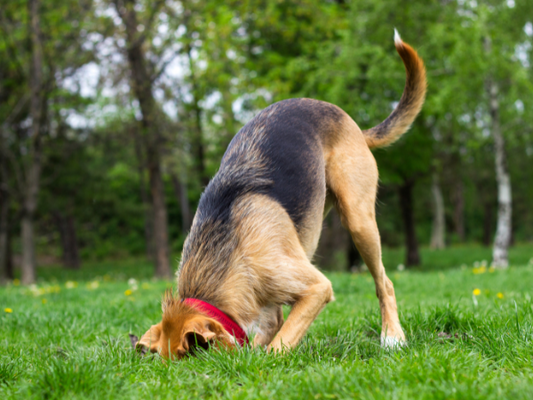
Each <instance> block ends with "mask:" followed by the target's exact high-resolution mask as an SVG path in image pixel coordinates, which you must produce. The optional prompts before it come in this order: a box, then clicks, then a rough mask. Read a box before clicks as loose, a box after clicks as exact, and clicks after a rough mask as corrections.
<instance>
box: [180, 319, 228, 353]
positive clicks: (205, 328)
mask: <svg viewBox="0 0 533 400" xmlns="http://www.w3.org/2000/svg"><path fill="white" fill-rule="evenodd" d="M184 328H185V329H184V330H183V336H182V342H181V347H183V349H184V350H185V351H186V352H193V351H194V349H195V348H198V347H201V348H203V349H205V350H207V349H208V348H209V346H210V345H212V344H214V345H216V346H220V345H222V346H224V347H228V346H231V345H232V340H231V339H232V338H231V337H230V335H229V334H228V333H227V332H226V331H225V330H224V328H223V327H222V325H221V324H220V323H219V322H217V321H215V320H213V319H211V318H206V317H200V318H195V319H194V320H192V321H190V322H188V323H187V324H186V325H185V327H184Z"/></svg>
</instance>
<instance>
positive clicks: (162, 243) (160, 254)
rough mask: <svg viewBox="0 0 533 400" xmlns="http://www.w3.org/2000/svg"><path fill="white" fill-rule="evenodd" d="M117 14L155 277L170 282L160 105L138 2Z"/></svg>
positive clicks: (122, 5)
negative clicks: (148, 199)
mask: <svg viewBox="0 0 533 400" xmlns="http://www.w3.org/2000/svg"><path fill="white" fill-rule="evenodd" d="M115 6H116V9H117V12H118V14H119V15H120V17H121V18H122V21H123V22H124V25H125V28H126V43H127V55H128V62H129V65H130V69H131V75H132V79H131V82H132V88H133V92H134V94H135V97H136V98H137V100H138V101H139V107H140V109H141V115H142V121H141V123H142V128H143V130H142V131H143V138H144V143H145V147H146V164H147V168H148V173H149V179H150V193H151V196H152V206H153V230H154V233H153V238H154V251H155V275H156V276H157V277H159V278H171V277H172V270H171V268H170V262H169V247H168V221H167V207H166V203H165V192H164V185H163V177H162V173H161V146H162V140H163V138H162V129H161V124H160V122H159V119H158V118H159V117H160V116H159V115H158V109H157V104H156V102H155V99H154V96H153V92H152V83H153V80H152V75H153V74H151V73H150V72H149V70H148V66H147V62H146V57H145V54H144V51H143V42H144V37H143V36H142V35H141V34H139V33H138V22H137V13H136V12H135V1H134V0H125V1H124V2H122V1H120V0H115Z"/></svg>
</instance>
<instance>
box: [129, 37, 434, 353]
mask: <svg viewBox="0 0 533 400" xmlns="http://www.w3.org/2000/svg"><path fill="white" fill-rule="evenodd" d="M394 43H395V47H396V50H397V51H398V53H399V55H400V57H401V59H402V60H403V63H404V65H405V69H406V84H405V89H404V92H403V94H402V97H401V99H400V102H399V103H398V105H397V107H396V108H395V109H394V110H393V112H392V113H391V114H390V115H389V117H387V119H385V120H384V121H383V122H382V123H380V124H379V125H377V126H375V127H374V128H371V129H369V130H364V131H361V129H360V128H359V127H358V126H357V124H356V123H355V122H354V121H353V120H352V118H350V116H349V115H348V114H347V113H345V112H344V111H343V110H341V109H340V108H339V107H337V106H335V105H333V104H329V103H326V102H323V101H317V100H311V99H305V98H302V99H290V100H284V101H280V102H278V103H275V104H273V105H271V106H269V107H267V108H266V109H264V110H262V111H261V112H260V113H259V114H257V115H256V116H255V117H254V118H253V119H252V120H251V121H250V122H248V123H247V124H246V125H245V126H244V127H243V128H242V129H241V130H240V131H239V132H238V133H237V134H236V136H235V137H234V138H233V140H232V141H231V143H230V144H229V146H228V148H227V150H226V153H225V154H224V156H223V158H222V162H221V165H220V169H219V171H218V173H217V174H216V175H215V176H214V178H213V179H212V180H211V181H210V182H209V184H208V186H207V187H206V189H205V191H204V193H203V195H202V197H201V199H200V203H199V206H198V209H197V212H196V215H195V217H194V221H193V224H192V227H191V231H190V233H189V235H188V237H187V239H186V241H185V244H184V249H183V254H182V258H181V261H180V266H179V270H178V290H177V294H172V293H167V294H166V295H165V296H164V298H163V302H162V320H161V322H159V323H158V324H156V325H153V326H152V327H151V328H150V329H149V330H148V331H147V332H146V333H145V334H144V336H143V337H142V338H141V340H140V342H139V344H138V346H144V347H147V348H148V349H149V350H150V351H151V352H158V353H160V354H161V355H162V356H163V357H166V358H177V359H180V358H182V357H184V356H186V355H187V354H189V353H191V352H192V351H193V350H194V349H195V348H196V346H200V347H204V348H206V347H208V346H210V345H216V346H218V347H225V348H232V347H235V346H240V345H244V344H246V343H250V345H253V346H266V347H267V348H268V349H270V350H273V351H280V350H282V349H290V348H292V347H294V346H296V345H297V344H298V342H299V341H300V340H301V339H302V337H303V336H304V334H305V333H306V331H307V329H308V328H309V326H310V325H311V323H312V322H313V321H314V319H315V318H316V317H317V316H318V314H319V313H320V312H321V310H322V309H323V308H324V307H325V306H326V304H327V303H329V302H330V301H333V300H334V295H333V289H332V286H331V283H330V281H329V280H328V279H327V278H326V277H325V276H324V275H323V274H322V273H321V272H320V271H319V270H318V269H317V268H316V267H315V266H313V264H312V261H311V260H312V258H313V254H314V253H315V250H316V248H317V244H318V240H319V237H320V233H321V229H322V221H323V218H324V217H325V216H326V215H327V213H328V212H329V211H330V209H331V208H332V207H335V208H336V209H337V211H338V212H339V214H340V216H341V220H342V224H343V226H344V227H345V228H346V229H348V231H349V232H350V234H351V237H352V239H353V241H354V243H355V245H356V246H357V249H358V250H359V252H360V254H361V256H362V258H363V260H364V262H365V264H366V265H367V267H368V269H369V271H370V273H371V274H372V277H373V278H374V281H375V286H376V294H377V298H378V300H379V306H380V310H381V317H382V333H381V342H382V345H384V346H397V345H401V344H402V343H403V342H405V340H406V339H405V335H404V332H403V330H402V327H401V325H400V321H399V318H398V311H397V306H396V298H395V294H394V288H393V285H392V283H391V281H390V280H389V278H388V277H387V275H386V273H385V268H384V267H383V264H382V261H381V244H380V236H379V231H378V227H377V224H376V219H375V201H376V192H377V185H378V169H377V165H376V161H375V159H374V157H373V155H372V153H371V151H370V149H372V148H377V147H383V146H387V145H389V144H391V143H393V142H394V141H395V140H397V139H398V138H399V137H400V136H401V135H402V134H403V133H405V132H406V131H407V130H408V129H409V127H410V125H411V124H412V122H413V121H414V119H415V118H416V116H417V114H418V113H419V111H420V109H421V108H422V105H423V103H424V97H425V93H426V72H425V67H424V63H423V61H422V60H421V58H420V57H419V56H418V54H417V53H416V51H415V50H414V49H413V48H412V47H411V46H409V45H408V44H406V43H405V42H403V41H402V40H401V38H400V36H399V35H398V33H397V32H395V36H394ZM283 305H289V306H290V307H291V311H290V313H289V315H288V317H287V319H286V321H284V318H283V312H282V306H283ZM250 338H253V340H252V339H250Z"/></svg>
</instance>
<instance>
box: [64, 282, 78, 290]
mask: <svg viewBox="0 0 533 400" xmlns="http://www.w3.org/2000/svg"><path fill="white" fill-rule="evenodd" d="M77 286H78V282H74V281H66V282H65V287H66V288H67V289H74V288H75V287H77Z"/></svg>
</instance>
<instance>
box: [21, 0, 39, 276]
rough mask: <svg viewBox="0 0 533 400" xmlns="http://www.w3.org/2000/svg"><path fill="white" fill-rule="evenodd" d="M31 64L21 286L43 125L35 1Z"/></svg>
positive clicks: (33, 4) (31, 248)
mask: <svg viewBox="0 0 533 400" xmlns="http://www.w3.org/2000/svg"><path fill="white" fill-rule="evenodd" d="M28 7H29V16H30V21H29V23H30V39H31V49H32V51H31V64H30V92H31V100H30V115H31V121H32V122H31V128H30V146H29V147H30V148H29V154H28V158H27V160H28V162H27V164H26V165H27V167H26V171H25V172H26V176H25V178H26V179H25V182H24V183H25V188H24V194H23V204H22V280H21V281H22V283H23V284H25V285H28V284H31V283H35V280H36V272H35V268H36V265H35V237H34V236H35V235H34V217H35V211H36V209H37V195H38V193H39V181H40V177H41V158H42V149H41V133H42V132H41V131H42V124H43V53H42V44H41V30H40V17H39V7H40V2H39V0H29V2H28Z"/></svg>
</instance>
